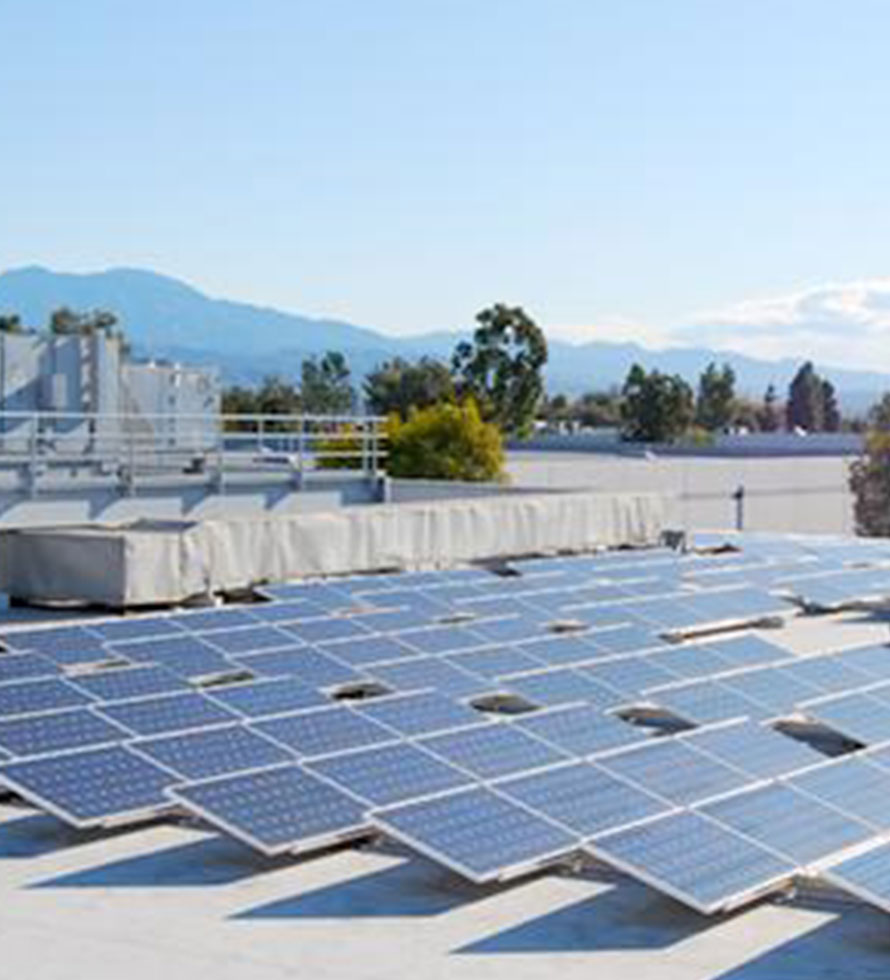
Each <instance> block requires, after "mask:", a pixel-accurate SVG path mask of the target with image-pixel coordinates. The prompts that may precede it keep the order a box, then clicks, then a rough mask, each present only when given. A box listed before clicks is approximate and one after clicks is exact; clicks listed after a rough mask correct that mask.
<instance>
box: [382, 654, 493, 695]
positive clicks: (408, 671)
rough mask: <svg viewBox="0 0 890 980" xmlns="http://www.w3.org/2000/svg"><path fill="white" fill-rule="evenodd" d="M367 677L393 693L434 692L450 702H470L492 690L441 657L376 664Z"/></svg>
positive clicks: (486, 682)
mask: <svg viewBox="0 0 890 980" xmlns="http://www.w3.org/2000/svg"><path fill="white" fill-rule="evenodd" d="M367 673H368V674H369V675H370V676H371V677H373V678H375V679H376V680H378V681H380V682H381V683H383V684H385V685H386V686H387V687H389V688H392V689H393V690H396V691H417V690H420V689H421V688H433V689H435V690H437V691H440V692H441V693H442V694H447V695H449V696H450V697H453V698H469V697H474V696H476V695H479V694H485V693H487V692H489V691H491V690H492V687H493V685H492V682H491V681H488V680H486V679H485V678H482V677H477V676H475V675H474V674H470V673H468V672H467V671H465V670H461V668H460V667H457V666H455V664H454V663H451V662H449V661H447V660H443V659H442V658H440V657H412V658H411V659H410V660H402V661H398V662H396V663H389V664H377V665H375V666H373V667H368V668H367Z"/></svg>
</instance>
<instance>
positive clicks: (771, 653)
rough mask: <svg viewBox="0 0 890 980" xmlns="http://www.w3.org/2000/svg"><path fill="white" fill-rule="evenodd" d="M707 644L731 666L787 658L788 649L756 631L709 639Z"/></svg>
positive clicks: (751, 664) (755, 664) (766, 662)
mask: <svg viewBox="0 0 890 980" xmlns="http://www.w3.org/2000/svg"><path fill="white" fill-rule="evenodd" d="M705 645H706V646H707V648H708V649H709V650H710V651H711V652H712V653H716V654H717V655H718V656H719V657H722V658H723V660H725V661H726V662H727V664H728V665H729V666H731V667H755V666H758V665H763V664H769V663H775V662H776V661H779V660H787V658H788V651H787V650H785V649H783V648H782V647H780V646H776V644H774V643H770V642H769V641H768V640H764V639H763V637H761V636H758V635H757V634H756V633H745V634H744V635H742V636H732V637H727V638H725V639H719V640H714V639H709V640H707V641H706V643H705Z"/></svg>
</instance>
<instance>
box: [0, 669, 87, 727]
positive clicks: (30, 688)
mask: <svg viewBox="0 0 890 980" xmlns="http://www.w3.org/2000/svg"><path fill="white" fill-rule="evenodd" d="M90 701H92V698H90V697H89V695H87V694H84V692H83V691H78V690H77V688H76V687H73V686H72V685H71V684H69V683H68V682H67V681H66V680H63V679H62V678H61V677H49V678H46V679H44V680H25V681H12V682H9V683H6V684H0V718H14V717H15V716H16V715H27V714H36V713H38V712H41V711H53V710H54V709H56V708H76V707H79V706H80V705H84V704H88V703H89V702H90Z"/></svg>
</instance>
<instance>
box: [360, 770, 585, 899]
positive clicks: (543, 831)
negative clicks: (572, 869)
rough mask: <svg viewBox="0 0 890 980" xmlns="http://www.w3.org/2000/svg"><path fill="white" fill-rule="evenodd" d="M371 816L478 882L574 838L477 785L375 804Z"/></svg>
mask: <svg viewBox="0 0 890 980" xmlns="http://www.w3.org/2000/svg"><path fill="white" fill-rule="evenodd" d="M372 819H373V821H374V823H375V824H377V825H378V826H380V827H381V828H382V829H383V830H384V831H385V832H388V833H390V834H392V835H393V836H395V837H398V838H401V839H402V840H404V841H406V842H407V843H408V844H410V845H412V846H413V847H416V848H417V849H418V850H420V851H422V852H424V853H425V854H427V855H428V856H430V857H432V858H434V859H435V860H437V861H438V862H440V863H442V864H444V865H446V866H447V867H450V868H453V869H454V870H456V871H458V872H459V873H460V874H462V875H464V876H465V877H468V878H471V879H472V880H474V881H479V882H482V881H489V880H491V879H494V878H498V877H501V876H503V875H505V874H506V873H508V872H510V871H514V870H517V869H520V868H524V867H530V866H534V865H536V864H539V863H543V862H546V861H547V860H549V859H553V858H555V857H557V856H559V855H562V854H568V853H570V852H571V851H572V850H573V849H574V848H575V847H576V846H577V844H578V840H577V838H576V837H575V836H574V835H572V834H569V833H567V832H566V831H563V830H561V829H560V828H558V827H556V826H555V825H554V824H552V823H550V822H549V821H547V820H544V819H543V818H542V817H539V816H536V815H535V814H532V813H530V812H529V811H528V810H526V809H523V808H521V807H519V806H517V805H516V804H514V803H511V802H510V801H509V800H507V799H505V798H504V797H502V796H498V795H496V794H495V793H492V792H491V791H489V790H486V789H482V788H473V789H468V790H459V791H457V792H455V793H449V794H447V795H444V796H437V797H433V798H431V799H426V800H420V801H417V802H414V803H405V804H402V805H401V806H398V807H391V808H389V809H386V810H378V811H376V812H374V813H372Z"/></svg>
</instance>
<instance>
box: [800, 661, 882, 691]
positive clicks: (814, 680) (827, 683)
mask: <svg viewBox="0 0 890 980" xmlns="http://www.w3.org/2000/svg"><path fill="white" fill-rule="evenodd" d="M783 669H784V670H785V671H786V672H787V673H789V674H791V675H792V676H793V677H795V678H796V679H797V680H799V681H803V682H804V683H805V684H810V685H811V686H812V687H816V688H819V689H820V690H821V691H824V692H825V693H826V694H839V693H840V692H842V691H854V690H856V689H857V688H861V687H865V686H866V685H867V684H868V683H869V682H870V681H871V678H870V677H869V675H868V674H865V673H863V672H862V671H861V670H854V669H853V668H852V667H847V666H846V665H845V664H843V663H841V661H840V660H838V659H837V658H836V657H833V656H831V655H828V656H818V657H801V658H800V659H799V660H797V661H795V662H794V663H792V664H789V665H787V666H785V667H784V668H783Z"/></svg>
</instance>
